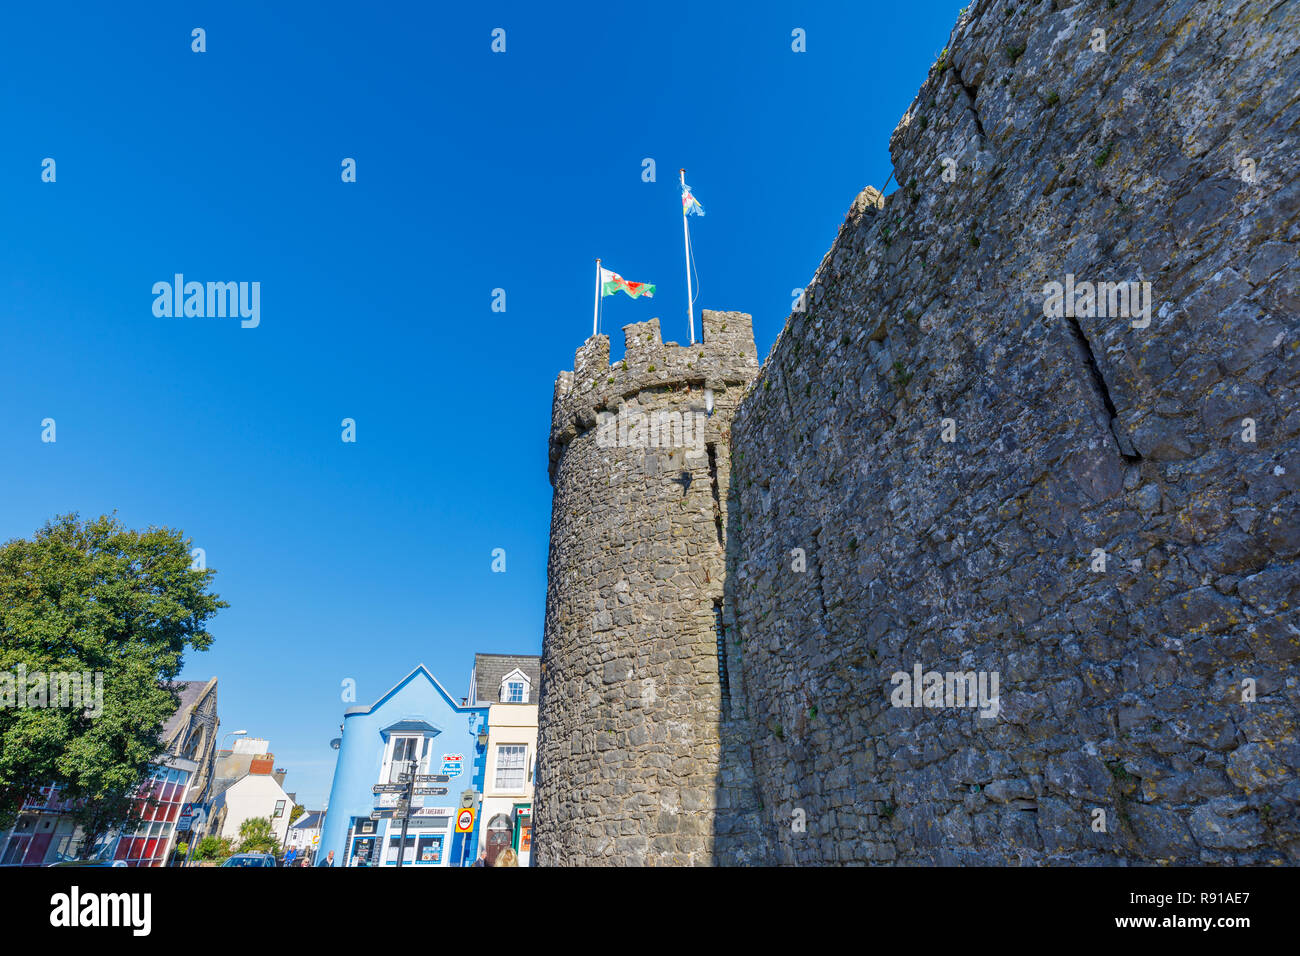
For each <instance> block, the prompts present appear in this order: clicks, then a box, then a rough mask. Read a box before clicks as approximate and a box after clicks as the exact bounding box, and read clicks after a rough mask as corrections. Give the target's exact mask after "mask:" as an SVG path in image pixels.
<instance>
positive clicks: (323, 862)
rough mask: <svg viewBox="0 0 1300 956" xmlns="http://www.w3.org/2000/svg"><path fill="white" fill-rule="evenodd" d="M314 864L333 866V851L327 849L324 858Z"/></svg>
mask: <svg viewBox="0 0 1300 956" xmlns="http://www.w3.org/2000/svg"><path fill="white" fill-rule="evenodd" d="M316 865H317V866H333V865H334V851H333V850H330V851H329V854H328V855H327V856H326V857H325V859H323V860H321V861H320V862H319V863H317V864H316Z"/></svg>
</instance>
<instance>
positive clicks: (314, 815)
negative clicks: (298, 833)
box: [289, 810, 322, 830]
mask: <svg viewBox="0 0 1300 956" xmlns="http://www.w3.org/2000/svg"><path fill="white" fill-rule="evenodd" d="M321 814H322V811H320V810H308V811H307V812H306V813H304V814H303V815H302V816H300V817H299V818H298V819H297V820H295V821H293V823H291V824H289V827H290V829H292V828H295V827H302V828H303V829H306V830H314V829H316V828H317V827H319V826H320V821H321Z"/></svg>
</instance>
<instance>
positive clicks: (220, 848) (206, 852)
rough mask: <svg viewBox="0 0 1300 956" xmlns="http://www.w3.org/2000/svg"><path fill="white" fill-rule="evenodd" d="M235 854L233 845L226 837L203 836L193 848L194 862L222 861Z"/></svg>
mask: <svg viewBox="0 0 1300 956" xmlns="http://www.w3.org/2000/svg"><path fill="white" fill-rule="evenodd" d="M234 852H235V846H234V844H233V843H232V842H231V841H230V840H229V839H227V838H226V837H218V836H205V837H204V838H203V839H202V840H200V841H199V844H198V846H196V847H195V848H194V855H193V857H192V859H194V860H224V859H226V858H227V857H228V856H230V855H231V854H232V853H234Z"/></svg>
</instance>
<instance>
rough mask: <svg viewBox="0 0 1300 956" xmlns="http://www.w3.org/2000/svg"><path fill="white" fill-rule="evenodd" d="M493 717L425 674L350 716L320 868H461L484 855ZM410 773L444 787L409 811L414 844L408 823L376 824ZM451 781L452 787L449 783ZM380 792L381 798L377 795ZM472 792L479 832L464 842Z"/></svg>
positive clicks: (468, 835)
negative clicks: (459, 821)
mask: <svg viewBox="0 0 1300 956" xmlns="http://www.w3.org/2000/svg"><path fill="white" fill-rule="evenodd" d="M487 722H488V707H487V706H486V705H481V706H465V705H461V704H457V703H456V700H455V698H453V697H452V696H451V695H450V694H448V693H447V691H446V690H445V689H444V688H443V686H442V685H441V684H440V683H438V680H437V679H436V678H435V677H434V676H433V674H431V673H430V672H429V670H428V668H426V667H425V666H424V665H423V664H421V665H420V666H419V667H417V668H416V669H415V670H413V671H411V673H409V674H407V675H406V676H405V677H404V678H402V679H401V680H400V681H398V683H397V685H396V686H395V687H393V689H392V690H390V691H388V692H387V693H386V694H384V695H383V696H382V697H380V698H379V700H377V701H375V703H373V704H371V705H370V706H369V707H349V708H348V709H347V711H346V712H345V713H344V715H343V736H342V738H340V741H339V756H338V763H337V764H336V766H335V768H334V782H333V785H332V786H331V788H330V799H329V804H328V807H327V811H326V815H325V827H324V832H323V833H322V834H321V843H320V849H319V851H318V853H317V856H316V860H317V861H318V862H319V861H320V860H323V859H324V858H325V856H326V855H327V854H328V853H329V852H330V851H331V850H333V851H334V865H335V866H355V865H358V863H360V862H362V861H364V864H365V865H367V866H396V865H397V858H398V854H399V853H403V854H404V855H403V858H402V859H403V863H402V865H403V866H407V865H412V866H460V865H462V864H466V865H467V864H470V863H473V862H474V860H475V858H476V855H477V854H476V853H475V852H474V848H475V847H477V846H478V830H479V826H480V820H479V819H478V818H479V814H478V809H479V807H480V806H481V804H482V795H483V782H484V771H485V766H486V752H487V743H486V742H487ZM404 773H414V774H416V775H418V776H422V777H436V778H439V779H435V780H427V781H423V782H421V783H420V784H419V786H421V787H423V788H427V789H430V790H433V791H445V792H435V793H431V794H427V795H418V794H417V796H416V797H415V798H414V800H413V801H412V804H411V810H410V814H411V815H410V818H409V821H408V824H407V830H406V843H405V846H404V847H403V846H401V831H402V824H401V821H400V820H392V819H378V820H376V819H373V818H372V814H373V813H374V812H375V811H379V812H380V813H381V815H382V811H383V808H384V807H385V806H391V805H393V804H395V803H396V802H397V800H398V799H399V798H400V794H399V793H397V792H396V791H397V790H398V787H399V783H400V781H402V780H404V779H405V778H404V777H402V774H404ZM441 778H445V779H441ZM377 786H378V787H379V788H380V789H381V791H387V792H380V793H376V792H375V789H376V787H377ZM467 790H472V791H473V792H474V803H473V808H474V810H475V813H474V830H473V832H471V833H463V834H462V833H456V815H457V813H458V811H459V810H460V809H461V798H462V794H464V793H465V791H467Z"/></svg>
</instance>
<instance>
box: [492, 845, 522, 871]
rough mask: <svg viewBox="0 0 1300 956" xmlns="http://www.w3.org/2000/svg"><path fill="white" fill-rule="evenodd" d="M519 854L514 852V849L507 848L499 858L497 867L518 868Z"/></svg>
mask: <svg viewBox="0 0 1300 956" xmlns="http://www.w3.org/2000/svg"><path fill="white" fill-rule="evenodd" d="M518 865H519V854H518V853H516V852H515V851H514V848H513V847H506V848H505V849H504V850H502V851H501V855H500V856H499V857H497V866H518Z"/></svg>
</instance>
